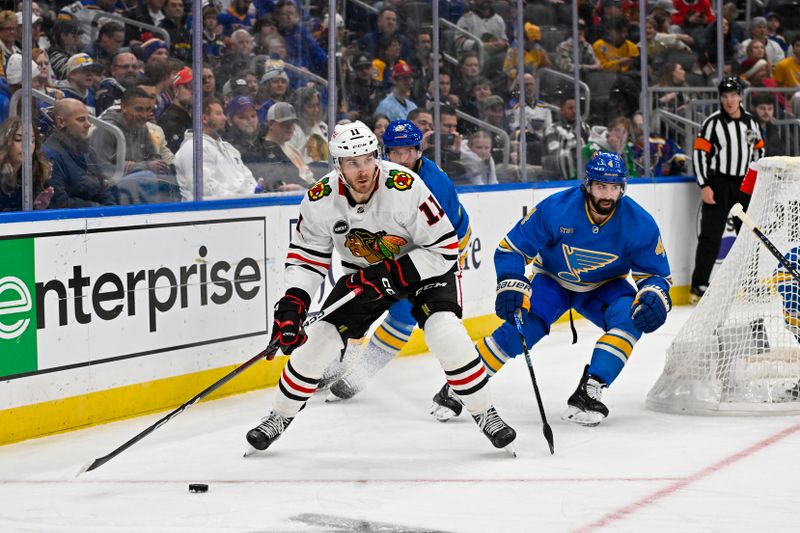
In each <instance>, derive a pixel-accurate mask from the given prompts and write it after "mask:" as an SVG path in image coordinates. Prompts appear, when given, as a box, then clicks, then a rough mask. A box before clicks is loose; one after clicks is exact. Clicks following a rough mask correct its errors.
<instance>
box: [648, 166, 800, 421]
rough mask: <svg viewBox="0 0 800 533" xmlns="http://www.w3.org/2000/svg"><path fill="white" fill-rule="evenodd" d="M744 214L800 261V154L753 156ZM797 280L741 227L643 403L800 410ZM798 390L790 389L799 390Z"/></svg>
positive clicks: (700, 410) (724, 410)
mask: <svg viewBox="0 0 800 533" xmlns="http://www.w3.org/2000/svg"><path fill="white" fill-rule="evenodd" d="M754 166H755V168H756V169H757V171H758V179H757V181H756V187H755V190H754V191H753V197H752V199H751V202H750V207H749V208H748V210H747V214H748V215H749V216H750V217H751V218H752V219H753V220H754V222H755V223H756V224H757V225H758V227H759V229H760V230H761V231H762V232H763V234H764V235H765V236H766V237H767V238H768V239H769V240H770V241H771V242H772V243H773V244H774V246H775V247H776V248H777V249H778V250H780V252H781V253H782V254H785V256H786V258H787V259H788V260H789V262H790V263H792V264H793V265H794V268H795V269H797V266H798V264H799V263H800V158H790V157H770V158H766V159H762V160H761V161H759V162H758V163H756V164H755V165H754ZM799 381H800V284H798V283H797V282H796V280H794V279H793V277H792V276H791V275H789V274H788V273H787V271H786V269H785V267H783V266H781V265H780V262H779V261H778V260H777V259H776V258H775V256H773V255H772V253H770V251H769V250H768V249H767V248H765V247H764V245H763V244H762V243H761V241H760V240H759V239H758V238H757V237H756V236H755V235H754V234H753V233H752V232H751V231H750V230H749V229H748V228H747V226H743V227H742V230H741V232H740V233H739V236H738V237H737V238H736V241H735V243H734V245H733V247H732V248H731V250H730V252H729V253H728V255H727V257H726V258H725V261H724V262H723V263H722V265H720V267H719V269H718V271H717V272H715V273H714V275H713V277H712V279H711V283H710V284H709V287H708V290H707V291H706V293H705V295H704V296H703V298H702V299H701V300H700V303H699V304H698V305H697V307H696V308H695V309H694V311H693V312H692V314H691V316H690V317H689V319H688V320H687V321H686V323H685V324H684V325H683V327H681V329H680V331H679V332H678V334H677V335H676V336H675V339H674V340H673V341H672V344H671V345H670V346H669V348H668V349H667V357H666V363H665V366H664V370H663V372H662V374H661V376H660V377H659V379H658V381H657V382H656V383H655V385H653V387H652V389H651V390H650V392H649V393H648V395H647V407H648V408H650V409H653V410H655V411H662V412H668V413H683V414H715V415H719V414H737V415H741V414H769V413H775V414H790V413H800V398H798V382H799ZM793 391H794V392H793Z"/></svg>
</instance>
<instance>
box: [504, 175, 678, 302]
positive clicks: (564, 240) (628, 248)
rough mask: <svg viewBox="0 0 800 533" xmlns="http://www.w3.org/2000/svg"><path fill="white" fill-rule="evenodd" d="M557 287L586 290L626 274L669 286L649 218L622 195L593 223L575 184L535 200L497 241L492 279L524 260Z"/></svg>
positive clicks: (520, 269)
mask: <svg viewBox="0 0 800 533" xmlns="http://www.w3.org/2000/svg"><path fill="white" fill-rule="evenodd" d="M529 263H533V270H534V272H537V273H543V274H546V275H548V276H550V277H551V278H553V279H554V280H556V281H557V282H558V283H559V284H560V285H561V286H562V287H564V288H566V289H569V290H572V291H577V292H586V291H590V290H592V289H595V288H597V287H599V286H600V285H602V284H603V283H605V282H607V281H610V280H612V279H616V278H626V277H627V276H628V274H629V273H631V274H632V276H633V279H634V281H635V282H636V285H637V286H638V287H639V288H642V286H644V285H648V284H653V285H657V286H659V287H660V288H662V289H663V290H665V291H669V287H670V285H671V284H672V280H671V278H670V269H669V261H668V260H667V253H666V251H665V250H664V246H663V244H662V242H661V234H660V232H659V230H658V226H657V225H656V222H655V220H653V217H652V216H650V214H649V213H648V212H647V211H645V210H644V208H642V207H641V206H640V205H639V204H637V203H636V202H635V201H634V200H632V199H631V198H628V197H626V196H623V197H622V198H621V199H620V201H619V202H618V203H617V206H616V209H615V210H614V212H613V213H612V214H611V216H610V217H609V218H608V219H606V221H605V222H603V223H602V224H596V223H595V222H594V220H593V219H592V217H591V215H590V213H589V207H588V205H587V201H586V197H585V196H584V193H583V191H582V190H581V188H580V187H574V188H572V189H568V190H566V191H563V192H560V193H556V194H554V195H552V196H550V197H548V198H546V199H544V200H542V201H541V202H539V204H538V205H537V206H536V207H535V208H534V209H533V210H532V211H531V212H530V213H529V214H528V215H527V216H526V217H525V218H523V219H522V220H520V221H519V222H518V223H517V224H516V225H515V226H514V228H513V229H512V230H511V231H510V232H509V233H508V234H507V235H506V237H505V238H504V239H503V240H502V241H501V242H500V245H499V246H498V248H497V250H496V252H495V255H494V264H495V269H496V271H497V276H498V279H499V278H500V277H502V276H504V275H505V274H511V273H514V274H523V273H524V272H525V267H526V265H527V264H529Z"/></svg>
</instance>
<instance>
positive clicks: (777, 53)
mask: <svg viewBox="0 0 800 533" xmlns="http://www.w3.org/2000/svg"><path fill="white" fill-rule="evenodd" d="M751 41H760V42H761V43H763V44H764V49H765V50H766V52H767V61H769V64H770V65H777V64H778V63H779V62H780V61H782V60H783V59H784V58H785V57H786V54H784V53H783V49H782V48H781V46H780V45H779V44H778V43H776V42H775V41H773V40H771V39H770V38H769V36H768V34H767V19H765V18H764V17H754V18H753V19H752V20H751V21H750V39H747V40H745V41H743V42H742V44H741V47H740V49H739V52H738V53H737V56H736V58H737V60H738V61H744V59H745V54H746V49H747V45H749V44H750V42H751Z"/></svg>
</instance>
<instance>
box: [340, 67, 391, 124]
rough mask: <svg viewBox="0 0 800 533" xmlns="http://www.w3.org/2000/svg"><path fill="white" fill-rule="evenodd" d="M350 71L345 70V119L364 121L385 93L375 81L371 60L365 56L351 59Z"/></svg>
mask: <svg viewBox="0 0 800 533" xmlns="http://www.w3.org/2000/svg"><path fill="white" fill-rule="evenodd" d="M351 66H352V68H351V69H348V70H347V79H346V83H347V91H346V93H345V94H346V96H347V102H346V106H347V118H349V119H350V120H353V121H355V120H365V119H367V118H368V117H370V116H372V114H373V113H374V112H375V108H376V107H378V102H380V101H381V100H382V99H383V97H384V95H385V93H384V92H383V86H382V84H380V83H378V82H377V81H376V80H375V77H374V75H373V69H372V60H371V59H370V57H369V56H368V55H367V54H364V53H361V52H359V53H357V54H355V55H354V56H353V57H352V59H351Z"/></svg>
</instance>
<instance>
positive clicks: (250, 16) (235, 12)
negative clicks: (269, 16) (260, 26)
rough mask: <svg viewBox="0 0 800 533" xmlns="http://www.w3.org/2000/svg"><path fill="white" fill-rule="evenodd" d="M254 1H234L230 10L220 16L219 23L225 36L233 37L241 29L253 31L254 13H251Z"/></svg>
mask: <svg viewBox="0 0 800 533" xmlns="http://www.w3.org/2000/svg"><path fill="white" fill-rule="evenodd" d="M250 4H252V0H233V1H232V2H231V3H230V5H229V6H228V8H227V9H226V10H224V11H223V12H222V13H220V14H219V23H220V25H221V26H222V33H223V34H224V35H231V34H232V33H233V32H235V31H236V30H239V29H243V30H247V31H250V30H252V29H253V21H254V20H255V19H254V13H252V12H251V11H250Z"/></svg>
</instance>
